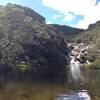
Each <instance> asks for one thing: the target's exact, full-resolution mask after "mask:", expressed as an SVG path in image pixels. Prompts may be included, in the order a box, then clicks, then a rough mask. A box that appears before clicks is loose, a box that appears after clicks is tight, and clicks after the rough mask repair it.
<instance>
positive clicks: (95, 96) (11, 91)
mask: <svg viewBox="0 0 100 100" xmlns="http://www.w3.org/2000/svg"><path fill="white" fill-rule="evenodd" d="M72 90H88V93H89V95H90V96H91V97H92V100H100V70H93V69H91V70H87V71H86V72H85V81H84V82H77V83H70V84H68V83H67V82H65V83H57V82H33V83H32V82H9V83H8V85H7V88H5V89H1V91H0V100H56V96H57V95H58V94H66V95H67V94H69V93H70V92H71V91H72Z"/></svg>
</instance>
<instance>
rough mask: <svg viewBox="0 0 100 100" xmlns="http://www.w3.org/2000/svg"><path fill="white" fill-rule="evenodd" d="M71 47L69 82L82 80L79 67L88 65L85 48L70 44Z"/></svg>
mask: <svg viewBox="0 0 100 100" xmlns="http://www.w3.org/2000/svg"><path fill="white" fill-rule="evenodd" d="M70 46H72V47H73V49H72V50H71V53H70V58H71V60H70V65H69V81H73V80H74V81H77V80H80V79H82V78H83V79H84V77H83V76H82V73H81V70H80V69H81V65H86V64H90V62H89V61H88V57H87V56H88V52H87V49H88V48H87V47H85V46H84V45H83V44H82V43H81V44H71V45H70Z"/></svg>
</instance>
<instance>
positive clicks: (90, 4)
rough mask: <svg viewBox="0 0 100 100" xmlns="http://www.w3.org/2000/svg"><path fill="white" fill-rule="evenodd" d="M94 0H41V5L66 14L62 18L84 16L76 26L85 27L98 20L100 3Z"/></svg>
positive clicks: (71, 18)
mask: <svg viewBox="0 0 100 100" xmlns="http://www.w3.org/2000/svg"><path fill="white" fill-rule="evenodd" d="M95 3H96V0H43V5H45V6H47V7H49V8H52V9H54V10H57V11H59V12H60V13H63V14H64V15H67V16H66V17H65V18H64V19H63V20H65V21H66V20H73V18H74V17H75V16H74V15H71V14H70V13H69V12H72V13H73V14H75V15H82V16H84V20H80V21H79V23H78V25H77V26H76V27H78V28H87V27H88V25H89V24H90V23H94V22H96V21H98V20H100V3H99V4H98V5H95Z"/></svg>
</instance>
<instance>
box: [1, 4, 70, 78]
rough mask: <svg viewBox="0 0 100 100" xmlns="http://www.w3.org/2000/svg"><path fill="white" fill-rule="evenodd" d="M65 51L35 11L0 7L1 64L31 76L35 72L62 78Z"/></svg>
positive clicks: (18, 7) (66, 55)
mask: <svg viewBox="0 0 100 100" xmlns="http://www.w3.org/2000/svg"><path fill="white" fill-rule="evenodd" d="M69 52H70V51H69V49H68V47H67V44H66V43H65V41H64V39H63V38H62V37H61V35H60V34H58V33H56V32H55V31H53V30H51V29H50V27H48V25H46V24H45V18H44V17H42V16H41V15H39V14H38V13H36V12H35V11H33V10H31V9H30V8H27V7H22V6H19V5H16V4H8V5H7V6H0V58H1V63H5V64H8V65H9V66H11V67H12V68H13V69H15V70H19V71H26V73H28V74H29V75H31V77H32V76H35V75H37V73H38V74H40V76H41V75H43V77H52V78H54V76H55V77H59V76H64V75H65V68H66V67H65V66H66V65H68V64H69V59H70V58H69V55H68V53H69ZM19 71H17V72H16V71H15V73H14V74H18V73H19Z"/></svg>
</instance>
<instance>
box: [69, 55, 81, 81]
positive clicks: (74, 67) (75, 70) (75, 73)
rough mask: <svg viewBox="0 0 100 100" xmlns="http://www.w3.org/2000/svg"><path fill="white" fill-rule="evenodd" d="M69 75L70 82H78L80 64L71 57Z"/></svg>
mask: <svg viewBox="0 0 100 100" xmlns="http://www.w3.org/2000/svg"><path fill="white" fill-rule="evenodd" d="M70 75H71V79H72V80H78V79H80V77H81V73H80V62H79V61H78V60H76V59H75V57H73V56H71V61H70Z"/></svg>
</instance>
